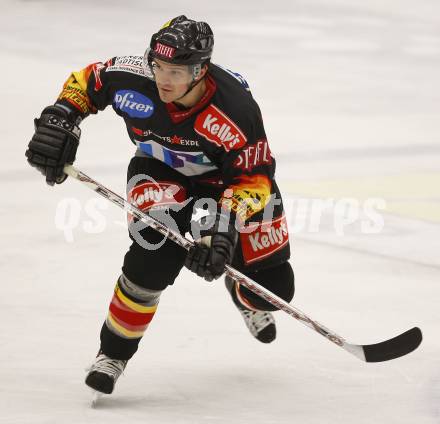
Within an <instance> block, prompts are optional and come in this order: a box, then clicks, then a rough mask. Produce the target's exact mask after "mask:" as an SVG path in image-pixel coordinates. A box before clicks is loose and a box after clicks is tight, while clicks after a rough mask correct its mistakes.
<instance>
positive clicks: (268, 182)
mask: <svg viewBox="0 0 440 424" xmlns="http://www.w3.org/2000/svg"><path fill="white" fill-rule="evenodd" d="M142 59H143V58H142V57H141V56H124V57H114V58H112V59H110V60H108V61H107V62H105V63H101V62H99V63H94V64H91V65H89V66H88V67H86V68H85V69H83V70H81V71H80V72H74V73H72V75H71V76H70V77H69V79H68V80H67V81H66V83H65V84H64V87H63V90H62V92H61V94H60V95H59V98H58V101H57V102H58V103H64V104H65V105H69V106H70V107H71V106H72V105H73V106H74V107H75V108H76V110H78V111H79V113H80V115H81V116H82V117H83V118H84V117H86V116H87V115H89V114H91V113H96V112H97V111H99V110H103V109H104V108H105V107H107V106H109V105H112V107H113V110H114V111H115V112H116V113H117V114H118V115H119V116H121V117H122V118H123V119H124V121H125V124H126V126H127V131H128V134H129V137H130V139H131V141H132V142H133V143H134V144H136V146H137V148H138V149H139V150H140V151H142V152H143V153H144V154H145V155H147V156H151V157H153V158H155V159H158V160H160V161H162V162H164V163H165V164H167V165H168V166H170V167H171V168H173V169H175V170H176V171H178V172H180V173H181V174H183V175H185V176H187V177H189V178H197V179H200V180H204V181H211V182H212V183H213V184H220V185H222V187H223V189H224V191H223V196H222V198H221V199H220V203H221V205H222V207H225V208H227V209H229V210H231V211H233V212H235V213H236V214H237V215H238V217H239V218H241V220H242V221H243V222H244V221H246V220H247V219H248V218H249V217H251V216H252V215H254V214H255V213H256V212H258V211H260V210H261V209H263V208H264V207H265V205H266V204H267V203H268V201H269V199H270V195H271V193H273V190H272V185H273V178H274V172H275V160H274V158H273V157H272V155H271V152H270V149H269V145H268V143H267V138H266V134H265V131H264V126H263V121H262V117H261V112H260V109H259V107H258V105H257V103H256V102H255V100H254V99H253V97H252V95H251V93H250V91H249V87H248V86H247V83H246V81H245V80H244V79H243V78H242V77H241V76H240V75H238V74H235V73H233V72H231V71H229V70H227V69H224V68H222V67H220V66H218V65H214V64H211V65H210V69H209V73H208V76H207V79H206V87H207V90H206V92H205V94H204V96H203V97H202V99H200V101H199V102H198V103H197V104H196V105H195V106H193V107H192V108H190V109H184V110H182V109H179V108H178V107H177V106H176V105H174V104H173V103H163V102H162V101H161V100H160V98H159V94H158V91H157V88H156V83H155V82H154V78H153V75H151V73H150V72H149V70H146V69H144V67H143V66H142Z"/></svg>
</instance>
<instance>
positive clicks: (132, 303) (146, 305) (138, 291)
mask: <svg viewBox="0 0 440 424" xmlns="http://www.w3.org/2000/svg"><path fill="white" fill-rule="evenodd" d="M160 294H161V291H157V290H149V289H145V288H143V287H140V286H138V285H136V284H134V283H132V282H131V281H130V280H128V279H127V278H126V277H125V276H124V274H122V275H121V276H120V277H119V279H118V282H117V283H116V287H115V292H114V294H113V298H112V301H111V303H110V307H109V312H108V315H107V319H106V321H105V324H106V326H107V328H108V329H109V330H110V331H111V332H112V333H114V334H115V335H117V336H119V337H122V338H124V339H140V338H141V337H142V336H143V335H144V332H145V330H146V329H147V327H148V325H149V323H150V321H151V320H152V319H153V316H154V314H155V312H156V309H157V305H158V303H159V298H160Z"/></svg>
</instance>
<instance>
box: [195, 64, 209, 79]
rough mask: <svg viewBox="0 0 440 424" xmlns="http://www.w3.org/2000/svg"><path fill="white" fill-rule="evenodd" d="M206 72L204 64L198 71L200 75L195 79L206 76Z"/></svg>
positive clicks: (206, 67) (206, 66)
mask: <svg viewBox="0 0 440 424" xmlns="http://www.w3.org/2000/svg"><path fill="white" fill-rule="evenodd" d="M207 72H208V65H207V64H205V65H203V66H202V69H201V71H200V75H199V77H198V78H197V79H202V78H203V77H204V76H205V75H206V73H207Z"/></svg>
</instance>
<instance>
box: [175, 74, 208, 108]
mask: <svg viewBox="0 0 440 424" xmlns="http://www.w3.org/2000/svg"><path fill="white" fill-rule="evenodd" d="M204 78H205V77H203V78H200V79H199V80H198V81H195V80H192V82H191V84H190V85H189V86H188V89H187V90H186V91H185V93H183V94H182V95H181V96H180V97H178V98H177V99H176V100H174V101H175V102H176V101H177V100H180V99H182V98H183V97H185V96H186V95H187V94H188V93H189V92H190V91H192V89H193V88H194V87H196V86H197V85H198V84H199V83H200V82H202V81H203V79H204Z"/></svg>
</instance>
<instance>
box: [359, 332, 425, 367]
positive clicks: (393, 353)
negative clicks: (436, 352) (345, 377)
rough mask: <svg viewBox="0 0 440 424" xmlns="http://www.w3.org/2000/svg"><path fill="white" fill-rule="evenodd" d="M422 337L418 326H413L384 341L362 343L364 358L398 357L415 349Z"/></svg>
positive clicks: (373, 360) (384, 358) (387, 358)
mask: <svg viewBox="0 0 440 424" xmlns="http://www.w3.org/2000/svg"><path fill="white" fill-rule="evenodd" d="M422 339H423V336H422V331H421V330H420V328H418V327H414V328H411V330H408V331H405V332H404V333H402V334H399V335H398V336H396V337H394V338H392V339H389V340H386V341H384V342H381V343H376V344H371V345H363V346H362V348H363V350H364V354H365V360H366V361H367V362H383V361H389V360H391V359H396V358H400V357H401V356H404V355H407V354H408V353H410V352H412V351H413V350H415V349H417V348H418V347H419V345H420V343H421V342H422Z"/></svg>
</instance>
